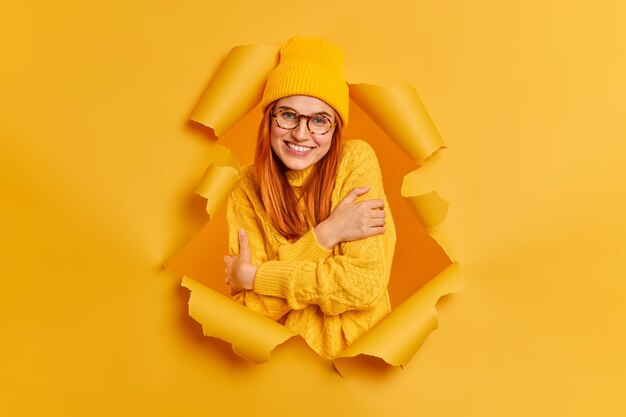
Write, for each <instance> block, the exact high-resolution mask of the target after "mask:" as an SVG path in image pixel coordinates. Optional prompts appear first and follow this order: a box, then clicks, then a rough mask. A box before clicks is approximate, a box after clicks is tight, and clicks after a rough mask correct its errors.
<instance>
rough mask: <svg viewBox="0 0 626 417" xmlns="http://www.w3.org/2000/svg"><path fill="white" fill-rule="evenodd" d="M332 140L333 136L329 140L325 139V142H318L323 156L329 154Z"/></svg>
mask: <svg viewBox="0 0 626 417" xmlns="http://www.w3.org/2000/svg"><path fill="white" fill-rule="evenodd" d="M332 140H333V139H332V136H331V137H329V138H324V140H321V141H317V145H318V146H319V147H320V150H321V151H322V153H323V155H326V154H327V153H328V151H329V150H330V144H331V142H332ZM323 155H322V156H323Z"/></svg>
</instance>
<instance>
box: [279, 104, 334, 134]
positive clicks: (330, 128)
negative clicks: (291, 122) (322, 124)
mask: <svg viewBox="0 0 626 417" xmlns="http://www.w3.org/2000/svg"><path fill="white" fill-rule="evenodd" d="M283 112H290V113H295V114H296V118H297V119H298V123H296V125H295V126H294V127H284V126H281V125H280V123H278V116H279V115H280V113H283ZM270 114H271V116H272V117H273V118H274V121H275V122H276V126H278V127H280V128H281V129H284V130H294V129H295V128H297V127H298V126H300V120H301V119H306V128H307V130H308V131H309V133H310V134H312V135H318V136H322V135H325V134H327V133H328V132H330V131H331V130H332V128H333V127H335V126H337V122H331V121H330V119H329V118H328V117H326V116H325V115H323V114H320V113H315V114H312V115H306V114H300V113H298V112H297V111H295V110H293V109H280V110H278V112H276V111H275V110H272V112H271V113H270ZM314 117H323V118H324V119H326V120H328V123H330V126H329V127H328V130H327V131H326V132H324V133H314V132H313V131H312V130H311V127H310V126H309V122H310V121H311V119H312V118H314Z"/></svg>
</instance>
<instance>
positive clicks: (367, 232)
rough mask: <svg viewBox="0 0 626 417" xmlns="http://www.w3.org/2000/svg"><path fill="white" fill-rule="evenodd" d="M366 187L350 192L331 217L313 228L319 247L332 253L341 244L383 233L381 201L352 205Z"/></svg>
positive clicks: (363, 192) (383, 205)
mask: <svg viewBox="0 0 626 417" xmlns="http://www.w3.org/2000/svg"><path fill="white" fill-rule="evenodd" d="M368 191H369V187H358V188H353V189H352V190H351V191H350V192H349V193H348V195H347V196H346V197H345V198H344V199H343V200H341V202H340V203H339V205H337V207H335V209H334V210H333V212H332V213H330V216H328V218H327V219H326V220H324V221H323V222H321V223H320V224H318V225H317V226H315V236H316V237H317V241H318V243H319V244H320V245H322V246H323V247H325V248H326V249H332V248H333V247H334V246H335V245H336V244H338V243H341V242H352V241H354V240H359V239H363V238H366V237H369V236H375V235H380V234H382V233H385V210H384V209H385V202H384V201H383V200H381V199H373V200H363V201H359V202H355V201H356V199H357V197H359V196H361V195H363V194H365V193H367V192H368Z"/></svg>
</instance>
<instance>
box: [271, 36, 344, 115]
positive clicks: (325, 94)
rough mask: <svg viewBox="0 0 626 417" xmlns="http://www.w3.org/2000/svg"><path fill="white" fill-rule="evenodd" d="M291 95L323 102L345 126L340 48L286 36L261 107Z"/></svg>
mask: <svg viewBox="0 0 626 417" xmlns="http://www.w3.org/2000/svg"><path fill="white" fill-rule="evenodd" d="M294 95H303V96H311V97H315V98H319V99H320V100H323V101H325V102H326V103H327V104H328V105H329V106H331V107H332V108H333V109H335V111H336V112H337V114H339V117H341V121H342V122H343V125H344V126H345V125H347V124H348V103H349V101H350V99H349V95H348V84H347V83H346V81H345V79H344V76H343V53H342V52H341V50H340V49H339V48H337V47H336V46H334V45H331V44H330V43H328V42H326V41H324V40H322V39H315V38H305V37H301V36H298V37H294V38H291V39H289V40H288V41H287V43H285V44H284V45H283V46H282V48H280V61H279V63H278V66H277V67H276V68H275V69H274V71H273V72H272V73H271V74H270V75H269V78H268V79H267V84H266V85H265V91H264V92H263V99H262V100H261V109H262V110H263V111H265V108H266V107H267V106H268V105H269V104H270V103H272V102H273V101H275V100H278V99H280V98H283V97H287V96H294Z"/></svg>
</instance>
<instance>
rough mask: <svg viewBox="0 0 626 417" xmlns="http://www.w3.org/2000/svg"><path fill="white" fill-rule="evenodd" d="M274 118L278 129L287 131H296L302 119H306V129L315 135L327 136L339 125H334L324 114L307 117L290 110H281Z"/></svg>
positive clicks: (275, 113) (274, 114)
mask: <svg viewBox="0 0 626 417" xmlns="http://www.w3.org/2000/svg"><path fill="white" fill-rule="evenodd" d="M272 117H274V119H275V120H276V124H277V125H278V127H280V128H282V129H286V130H292V129H295V128H296V127H298V126H299V125H300V119H306V127H307V129H309V132H311V133H312V134H314V135H325V134H326V133H328V132H329V131H330V129H332V128H333V126H335V125H336V124H337V123H332V122H331V121H330V120H329V119H328V118H327V117H326V116H324V115H323V114H313V115H311V116H306V115H304V114H298V113H296V112H295V111H294V110H289V109H279V110H278V111H275V112H272Z"/></svg>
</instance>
